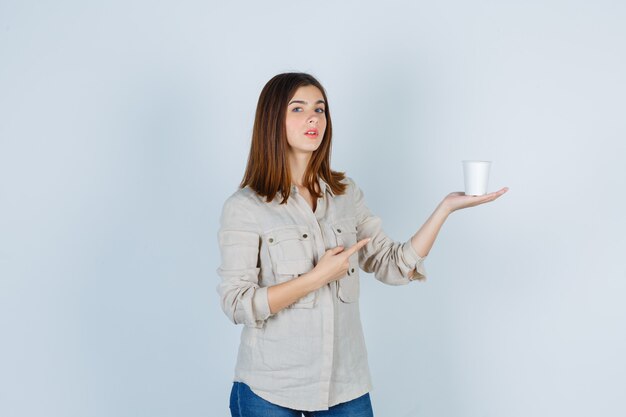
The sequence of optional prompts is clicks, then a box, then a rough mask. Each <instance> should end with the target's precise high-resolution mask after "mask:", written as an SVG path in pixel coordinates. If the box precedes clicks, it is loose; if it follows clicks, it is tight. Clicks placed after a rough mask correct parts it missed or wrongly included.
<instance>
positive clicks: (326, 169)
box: [239, 72, 347, 204]
mask: <svg viewBox="0 0 626 417" xmlns="http://www.w3.org/2000/svg"><path fill="white" fill-rule="evenodd" d="M307 85H313V86H315V87H317V88H319V90H320V91H321V92H322V95H323V96H324V101H325V102H326V111H325V113H326V131H325V132H324V137H323V138H322V143H321V145H320V147H319V148H317V150H315V152H313V154H312V155H311V159H310V160H309V164H308V166H307V168H306V170H305V172H304V178H303V184H304V186H305V187H306V188H307V189H308V190H309V192H310V193H311V195H312V196H313V197H314V198H320V197H322V195H321V194H320V193H318V192H317V191H316V190H315V186H314V184H315V183H316V182H317V178H318V177H321V178H322V179H323V180H324V181H326V183H327V184H328V185H329V186H330V188H331V190H332V191H333V193H334V194H335V195H340V194H344V193H345V191H346V188H347V185H346V184H344V183H341V182H340V181H341V180H343V179H344V178H345V172H338V171H333V170H331V169H330V151H331V147H332V143H331V142H332V136H333V128H332V123H331V120H330V111H329V108H328V99H327V97H326V91H325V90H324V87H322V84H320V82H319V81H317V80H316V79H315V77H313V76H312V75H310V74H305V73H301V72H288V73H283V74H278V75H276V76H274V77H273V78H272V79H271V80H269V81H268V82H267V84H265V87H263V90H262V91H261V95H260V97H259V102H258V103H257V108H256V115H255V118H254V128H253V130H252V143H251V145H250V154H249V155H248V165H247V167H246V172H245V174H244V177H243V180H242V181H241V183H240V184H239V187H240V188H244V187H245V186H246V185H249V186H250V188H252V189H253V190H254V191H256V193H257V194H259V195H261V196H264V197H266V201H267V202H270V201H272V200H273V199H274V198H275V197H276V194H277V193H279V192H280V193H281V194H282V196H283V199H282V201H281V202H280V204H284V203H286V202H287V199H288V198H289V194H290V192H291V173H290V172H289V164H288V162H287V150H288V148H289V143H288V142H287V128H286V126H285V117H286V112H287V106H288V103H289V100H291V99H292V98H293V96H294V95H295V93H296V90H297V89H298V88H300V87H303V86H307Z"/></svg>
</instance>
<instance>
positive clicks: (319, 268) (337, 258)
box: [313, 238, 371, 285]
mask: <svg viewBox="0 0 626 417" xmlns="http://www.w3.org/2000/svg"><path fill="white" fill-rule="evenodd" d="M370 240H371V238H366V239H361V240H359V241H358V242H357V243H355V244H354V245H352V246H351V247H350V248H348V249H346V250H344V247H343V246H337V247H334V248H332V249H328V250H327V251H326V253H324V255H322V257H321V258H320V260H319V262H318V263H317V265H315V268H313V271H315V273H316V274H318V276H320V277H321V278H322V280H323V284H324V285H325V284H328V283H329V282H332V281H336V280H338V279H339V278H341V277H343V276H344V275H346V273H347V271H348V268H349V267H350V261H349V260H348V258H350V256H352V255H353V254H354V253H355V252H356V251H358V250H359V249H361V248H362V247H363V246H365V245H366V244H367V242H369V241H370Z"/></svg>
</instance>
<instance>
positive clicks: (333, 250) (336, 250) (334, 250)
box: [330, 246, 343, 255]
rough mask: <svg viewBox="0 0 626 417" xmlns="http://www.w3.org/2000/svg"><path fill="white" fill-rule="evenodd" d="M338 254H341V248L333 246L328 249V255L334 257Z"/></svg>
mask: <svg viewBox="0 0 626 417" xmlns="http://www.w3.org/2000/svg"><path fill="white" fill-rule="evenodd" d="M339 252H343V246H335V247H334V248H332V249H330V253H332V254H333V255H336V254H338V253H339Z"/></svg>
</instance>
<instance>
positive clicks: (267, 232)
mask: <svg viewBox="0 0 626 417" xmlns="http://www.w3.org/2000/svg"><path fill="white" fill-rule="evenodd" d="M331 141H332V123H331V118H330V111H329V106H328V99H327V97H326V92H325V90H324V88H323V87H322V85H321V84H320V83H319V82H318V81H317V80H316V79H315V78H314V77H312V76H311V75H309V74H303V73H285V74H279V75H276V76H275V77H273V78H272V79H271V80H270V81H269V82H268V83H267V84H266V85H265V87H264V88H263V91H262V92H261V96H260V97H259V102H258V105H257V109H256V118H255V121H254V128H253V133H252V144H251V148H250V154H249V157H248V165H247V168H246V172H245V175H244V178H243V180H242V182H241V184H240V188H239V189H238V190H237V191H236V192H235V193H233V194H232V195H231V196H230V197H229V198H228V199H227V200H226V202H225V203H224V206H223V209H222V215H221V219H220V230H219V233H218V240H219V245H220V250H221V256H222V258H221V265H220V267H219V268H218V269H217V272H218V274H219V275H220V277H221V279H222V281H221V283H220V285H219V286H218V292H219V295H220V297H221V306H222V309H223V310H224V312H225V313H226V315H227V316H228V318H229V319H230V320H231V321H232V322H233V323H235V324H243V329H242V334H241V342H240V346H239V354H238V358H237V365H236V368H235V376H234V383H233V387H232V391H231V398H230V409H231V413H232V415H233V416H237V417H242V416H245V417H254V416H300V415H301V414H302V413H304V415H305V416H348V415H349V416H363V417H365V416H372V415H373V414H372V408H371V403H370V398H369V394H368V392H369V391H370V389H371V382H370V374H369V368H368V364H367V354H366V348H365V343H364V338H363V333H362V328H361V322H360V316H359V269H361V270H363V271H365V272H372V273H374V276H375V277H376V279H378V280H380V281H382V282H384V283H386V284H390V285H401V284H408V283H410V282H411V281H414V280H423V279H425V271H424V267H423V261H424V258H425V257H426V256H427V255H428V252H429V251H430V249H431V247H432V246H433V243H434V241H435V238H436V237H437V234H438V232H439V229H440V228H441V226H442V225H443V223H444V221H445V220H446V218H447V217H448V215H449V214H450V213H452V212H454V211H455V210H459V209H462V208H466V207H472V206H476V205H479V204H482V203H486V202H489V201H493V200H495V199H496V198H498V197H500V196H501V195H502V194H504V193H505V192H506V191H507V190H508V189H507V188H503V189H501V190H500V191H498V192H494V193H491V194H487V195H484V196H480V197H473V196H466V195H464V193H461V192H455V193H451V194H449V195H447V196H446V197H445V198H444V199H443V201H441V203H440V204H439V205H438V206H437V208H436V209H435V211H434V212H433V214H432V215H431V216H430V218H429V219H428V220H427V221H426V223H424V225H423V226H422V227H421V228H420V230H418V231H417V232H416V233H415V234H414V235H413V236H412V237H411V239H409V240H408V241H406V242H396V241H394V240H392V239H391V238H390V237H389V236H387V235H386V234H385V232H384V231H383V229H382V227H381V219H380V218H379V217H377V216H376V215H374V214H373V213H372V212H371V211H370V210H369V209H368V207H367V205H366V204H365V200H364V194H363V192H362V191H361V189H360V188H359V187H358V186H357V185H356V183H355V182H354V180H353V179H351V178H350V177H347V176H346V175H345V174H344V173H343V172H337V171H333V170H331V168H330V151H331Z"/></svg>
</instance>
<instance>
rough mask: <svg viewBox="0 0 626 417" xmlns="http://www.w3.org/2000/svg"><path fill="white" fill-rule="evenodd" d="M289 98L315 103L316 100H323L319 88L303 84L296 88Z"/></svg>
mask: <svg viewBox="0 0 626 417" xmlns="http://www.w3.org/2000/svg"><path fill="white" fill-rule="evenodd" d="M291 100H305V101H308V102H309V103H315V102H316V101H318V100H324V96H323V95H322V92H321V91H320V89H319V88H317V87H316V86H314V85H305V86H302V87H299V88H298V89H297V90H296V92H295V93H294V95H293V97H292V98H291ZM291 100H289V101H291Z"/></svg>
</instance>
